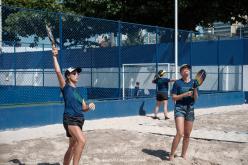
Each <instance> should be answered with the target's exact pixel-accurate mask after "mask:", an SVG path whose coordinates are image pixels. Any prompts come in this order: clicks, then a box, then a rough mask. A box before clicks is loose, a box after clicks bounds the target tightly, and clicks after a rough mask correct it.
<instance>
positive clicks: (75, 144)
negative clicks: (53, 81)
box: [52, 48, 95, 165]
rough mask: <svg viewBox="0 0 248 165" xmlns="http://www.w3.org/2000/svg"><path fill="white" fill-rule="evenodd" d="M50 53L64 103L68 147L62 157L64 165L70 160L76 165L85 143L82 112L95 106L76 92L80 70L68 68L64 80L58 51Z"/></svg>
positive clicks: (54, 50) (64, 122) (64, 121)
mask: <svg viewBox="0 0 248 165" xmlns="http://www.w3.org/2000/svg"><path fill="white" fill-rule="evenodd" d="M52 53H53V63H54V69H55V72H56V75H57V77H58V80H59V85H60V89H61V91H62V93H63V97H64V102H65V109H64V114H63V125H64V128H65V130H66V135H67V137H69V147H68V150H67V151H66V153H65V156H64V165H69V164H70V161H71V160H72V159H73V165H78V164H79V160H80V158H81V154H82V151H83V148H84V145H85V142H86V138H85V135H84V134H83V132H82V127H83V124H84V114H83V112H86V111H89V110H94V109H95V105H94V103H90V104H89V105H87V104H86V103H85V101H84V99H83V98H82V97H81V96H80V94H79V92H78V91H77V88H76V85H77V82H78V78H79V73H80V72H81V69H80V68H72V67H70V68H68V69H67V70H66V72H65V79H64V77H63V75H62V73H61V70H60V66H59V63H58V60H57V56H58V49H57V48H53V50H52Z"/></svg>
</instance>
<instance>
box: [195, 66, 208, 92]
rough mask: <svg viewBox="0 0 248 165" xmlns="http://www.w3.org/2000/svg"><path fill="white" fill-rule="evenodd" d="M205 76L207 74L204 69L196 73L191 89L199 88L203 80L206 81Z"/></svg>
mask: <svg viewBox="0 0 248 165" xmlns="http://www.w3.org/2000/svg"><path fill="white" fill-rule="evenodd" d="M206 76H207V72H206V71H205V70H204V69H201V70H200V71H198V72H197V74H196V76H195V79H194V85H193V88H198V87H199V86H201V85H202V83H203V82H204V80H205V79H206Z"/></svg>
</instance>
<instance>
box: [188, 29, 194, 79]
mask: <svg viewBox="0 0 248 165" xmlns="http://www.w3.org/2000/svg"><path fill="white" fill-rule="evenodd" d="M189 65H190V66H191V72H190V77H191V78H192V72H193V66H192V31H190V54H189Z"/></svg>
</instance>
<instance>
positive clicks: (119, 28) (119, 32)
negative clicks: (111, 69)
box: [117, 21, 125, 100]
mask: <svg viewBox="0 0 248 165" xmlns="http://www.w3.org/2000/svg"><path fill="white" fill-rule="evenodd" d="M117 36H118V38H117V42H118V43H117V44H118V71H119V76H118V77H119V78H118V84H119V90H118V97H120V93H121V92H120V91H121V68H122V67H121V21H118V35H117ZM123 72H124V71H123ZM123 81H124V80H123ZM124 90H125V89H124ZM124 97H125V96H122V99H123V100H124Z"/></svg>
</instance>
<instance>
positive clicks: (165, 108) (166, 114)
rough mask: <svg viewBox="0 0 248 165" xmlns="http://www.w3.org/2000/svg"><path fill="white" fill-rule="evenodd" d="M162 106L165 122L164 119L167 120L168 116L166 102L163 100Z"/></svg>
mask: <svg viewBox="0 0 248 165" xmlns="http://www.w3.org/2000/svg"><path fill="white" fill-rule="evenodd" d="M163 104H164V118H165V120H166V119H169V116H168V100H164V101H163Z"/></svg>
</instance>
